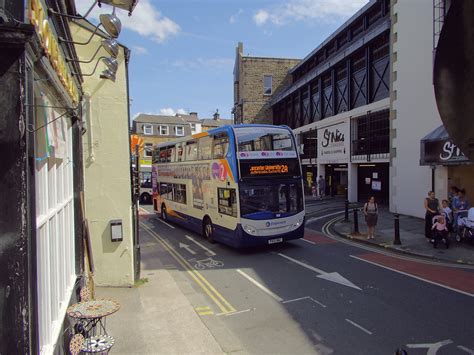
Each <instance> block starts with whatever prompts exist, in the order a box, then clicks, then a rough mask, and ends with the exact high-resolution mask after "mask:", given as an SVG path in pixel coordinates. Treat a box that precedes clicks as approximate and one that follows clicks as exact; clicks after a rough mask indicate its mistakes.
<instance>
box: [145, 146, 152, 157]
mask: <svg viewBox="0 0 474 355" xmlns="http://www.w3.org/2000/svg"><path fill="white" fill-rule="evenodd" d="M147 147H150V148H151V149H150V150H148V149H147ZM143 151H144V152H143V153H144V154H143V156H144V157H147V158H153V143H145V144H144V147H143Z"/></svg>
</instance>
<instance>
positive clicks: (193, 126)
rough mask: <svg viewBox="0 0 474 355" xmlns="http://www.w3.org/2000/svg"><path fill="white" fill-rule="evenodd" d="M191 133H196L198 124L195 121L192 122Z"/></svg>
mask: <svg viewBox="0 0 474 355" xmlns="http://www.w3.org/2000/svg"><path fill="white" fill-rule="evenodd" d="M191 133H193V134H194V133H196V124H195V123H191Z"/></svg>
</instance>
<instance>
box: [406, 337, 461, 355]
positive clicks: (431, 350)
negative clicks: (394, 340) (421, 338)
mask: <svg viewBox="0 0 474 355" xmlns="http://www.w3.org/2000/svg"><path fill="white" fill-rule="evenodd" d="M452 342H453V341H452V340H451V339H446V340H443V341H439V342H437V343H431V344H407V346H408V347H409V348H410V349H422V348H428V352H427V353H426V355H436V353H437V352H438V350H439V349H440V348H441V347H443V346H445V345H448V344H451V343H452Z"/></svg>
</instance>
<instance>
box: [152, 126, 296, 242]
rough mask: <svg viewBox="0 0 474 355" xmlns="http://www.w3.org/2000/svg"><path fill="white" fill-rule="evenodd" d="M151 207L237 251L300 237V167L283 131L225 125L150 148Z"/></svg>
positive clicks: (285, 129) (292, 143)
mask: <svg viewBox="0 0 474 355" xmlns="http://www.w3.org/2000/svg"><path fill="white" fill-rule="evenodd" d="M152 186H153V205H154V210H155V212H156V213H157V214H159V215H160V216H161V218H162V219H163V220H167V221H172V222H175V223H178V224H181V225H183V226H184V227H186V228H189V229H192V230H197V231H200V232H202V234H203V236H204V237H205V238H207V239H208V240H209V241H210V242H214V241H218V242H221V243H224V244H227V245H230V246H233V247H236V248H240V247H250V246H257V245H265V244H274V243H280V242H284V241H287V240H291V239H297V238H302V237H303V235H304V224H305V210H304V197H303V181H302V176H301V165H300V160H299V154H298V152H297V148H296V141H295V137H294V136H293V133H292V131H291V130H290V129H289V128H288V127H283V126H271V125H234V126H230V125H228V126H223V127H219V128H215V129H212V130H209V131H207V132H203V133H198V134H195V135H192V136H188V137H184V138H181V139H178V140H176V141H173V142H166V143H162V144H159V145H157V146H156V147H155V149H154V150H153V165H152Z"/></svg>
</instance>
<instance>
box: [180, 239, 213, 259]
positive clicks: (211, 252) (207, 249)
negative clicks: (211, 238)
mask: <svg viewBox="0 0 474 355" xmlns="http://www.w3.org/2000/svg"><path fill="white" fill-rule="evenodd" d="M185 237H186V238H187V239H189V240H190V241H192V242H193V243H195V244H197V245H198V246H200V247H201V248H202V249H204V250H205V251H207V253H208V254H209V256H216V253H214V252H213V251H212V250H211V249H209V248H207V247H205V246H204V245H202V244H201V243H199V242H198V241H197V240H195V239H194V238H192V237H190V236H189V235H187V234H186V235H185Z"/></svg>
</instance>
